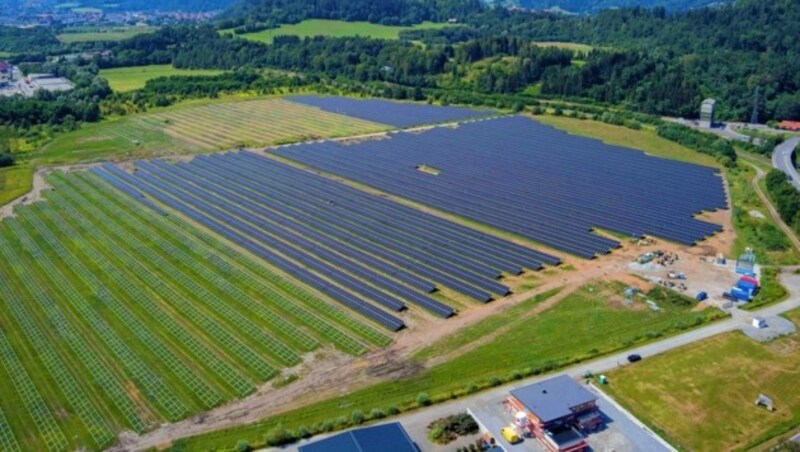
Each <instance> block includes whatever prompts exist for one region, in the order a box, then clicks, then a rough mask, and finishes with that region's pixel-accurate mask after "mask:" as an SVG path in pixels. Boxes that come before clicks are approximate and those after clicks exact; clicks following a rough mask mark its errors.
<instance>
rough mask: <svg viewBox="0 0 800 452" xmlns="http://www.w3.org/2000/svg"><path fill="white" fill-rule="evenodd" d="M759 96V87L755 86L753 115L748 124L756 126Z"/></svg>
mask: <svg viewBox="0 0 800 452" xmlns="http://www.w3.org/2000/svg"><path fill="white" fill-rule="evenodd" d="M760 95H761V87H760V86H756V95H755V96H754V97H753V114H752V115H750V124H753V125H756V124H758V101H759V100H760V99H759V97H760Z"/></svg>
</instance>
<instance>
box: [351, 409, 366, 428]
mask: <svg viewBox="0 0 800 452" xmlns="http://www.w3.org/2000/svg"><path fill="white" fill-rule="evenodd" d="M350 420H351V421H352V422H353V424H356V425H358V424H362V423H363V422H364V421H366V420H367V417H366V416H364V413H363V412H361V411H359V410H355V411H353V412H352V413H350Z"/></svg>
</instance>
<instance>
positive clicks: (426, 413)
mask: <svg viewBox="0 0 800 452" xmlns="http://www.w3.org/2000/svg"><path fill="white" fill-rule="evenodd" d="M793 270H794V269H787V271H786V272H785V273H783V274H782V275H781V282H782V283H783V285H784V286H785V287H786V288H787V290H789V292H790V296H789V298H788V299H786V300H785V301H783V302H780V303H776V304H774V305H771V306H767V307H766V308H762V309H760V310H756V311H752V312H746V311H741V310H738V309H734V310H733V311H732V312H731V317H730V318H728V319H726V320H722V321H718V322H715V323H712V324H710V325H707V326H704V327H700V328H696V329H693V330H690V331H687V332H686V333H683V334H679V335H677V336H672V337H669V338H667V339H663V340H660V341H658V342H652V343H649V344H646V345H642V346H639V347H636V348H633V349H628V350H625V351H622V352H619V353H615V354H612V355H607V356H605V357H602V358H598V359H596V360H593V361H587V362H584V363H580V364H577V365H575V366H572V367H569V368H567V369H564V370H563V371H562V372H561V373H566V374H567V375H569V376H571V377H573V378H580V377H582V376H583V375H584V374H585V373H586V372H587V371H591V372H592V373H594V374H595V375H597V374H601V373H603V372H608V371H610V370H612V369H615V368H617V367H620V366H625V365H628V361H627V357H628V355H630V354H633V353H636V354H639V355H641V356H642V357H643V358H644V359H647V358H648V357H651V356H654V355H659V354H662V353H666V352H668V351H671V350H674V349H676V348H679V347H683V346H684V345H689V344H692V343H694V342H698V341H702V340H704V339H708V338H711V337H714V336H717V335H720V334H723V333H728V332H731V331H736V330H740V329H742V328H744V327H747V326H749V325H750V323H751V321H752V318H753V316H756V315H759V316H763V317H770V316H774V315H780V314H783V313H785V312H788V311H791V310H793V309H798V308H800V274H795V273H794V272H793ZM487 364H489V363H487ZM520 365H521V366H523V365H524V363H520ZM553 376H554V374H548V375H541V376H536V377H532V378H528V379H524V380H520V381H518V382H515V383H513V384H510V385H505V386H499V387H497V388H493V389H490V390H488V391H484V392H481V393H478V394H475V395H472V396H469V397H465V398H462V399H458V400H454V401H452V402H447V403H443V404H439V405H434V406H432V407H430V408H425V409H422V410H417V411H414V412H412V413H409V414H405V415H401V416H397V417H394V418H392V419H391V420H390V422H395V421H399V422H401V423H403V425H404V426H406V428H409V427H411V428H414V427H415V426H416V427H422V426H427V425H428V423H430V422H431V421H433V420H435V419H438V418H441V417H444V416H449V415H451V414H453V413H459V412H463V411H466V410H467V408H473V409H474V408H476V407H482V406H488V405H492V404H497V403H499V402H500V401H502V400H503V398H504V397H505V396H507V395H508V393H509V391H511V390H513V389H516V388H520V387H523V386H527V385H530V384H533V383H538V382H540V381H543V380H546V379H549V378H552V377H553ZM641 428H642V434H643V435H648V436H651V437H654V436H655V435H654V434H653V433H652V432H650V431H649V430H646V429H645V428H644V427H641ZM495 433H497V432H495ZM324 437H325V436H318V437H314V438H312V439H311V441H312V442H313V441H316V440H319V439H321V438H324ZM653 439H655V440H656V441H658V439H656V438H653ZM303 444H304V443H303V442H301V443H299V444H295V445H292V446H289V447H287V448H286V449H287V450H297V446H300V445H303Z"/></svg>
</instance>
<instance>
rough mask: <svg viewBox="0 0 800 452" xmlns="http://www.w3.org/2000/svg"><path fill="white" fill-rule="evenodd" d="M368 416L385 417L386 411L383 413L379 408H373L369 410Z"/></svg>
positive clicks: (374, 417) (372, 417)
mask: <svg viewBox="0 0 800 452" xmlns="http://www.w3.org/2000/svg"><path fill="white" fill-rule="evenodd" d="M369 417H370V419H383V418H385V417H386V413H384V412H383V410H381V409H380V408H374V409H373V410H372V411H370V412H369Z"/></svg>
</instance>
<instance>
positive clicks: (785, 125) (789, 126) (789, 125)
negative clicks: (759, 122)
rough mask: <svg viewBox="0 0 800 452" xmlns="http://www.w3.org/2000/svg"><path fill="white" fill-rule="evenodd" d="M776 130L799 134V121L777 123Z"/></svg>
mask: <svg viewBox="0 0 800 452" xmlns="http://www.w3.org/2000/svg"><path fill="white" fill-rule="evenodd" d="M778 128H779V129H783V130H790V131H792V132H800V121H781V122H779V123H778Z"/></svg>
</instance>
